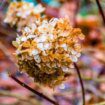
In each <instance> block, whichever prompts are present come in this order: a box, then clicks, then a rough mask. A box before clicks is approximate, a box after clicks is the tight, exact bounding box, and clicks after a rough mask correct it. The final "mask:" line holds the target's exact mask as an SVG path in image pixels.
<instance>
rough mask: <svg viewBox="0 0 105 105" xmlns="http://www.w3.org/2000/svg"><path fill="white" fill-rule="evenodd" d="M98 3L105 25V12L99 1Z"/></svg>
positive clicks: (97, 0)
mask: <svg viewBox="0 0 105 105" xmlns="http://www.w3.org/2000/svg"><path fill="white" fill-rule="evenodd" d="M96 3H97V6H98V9H99V11H100V14H101V16H102V19H103V22H104V25H105V15H104V12H103V10H102V7H101V4H100V2H99V0H96Z"/></svg>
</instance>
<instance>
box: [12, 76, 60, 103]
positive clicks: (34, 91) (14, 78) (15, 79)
mask: <svg viewBox="0 0 105 105" xmlns="http://www.w3.org/2000/svg"><path fill="white" fill-rule="evenodd" d="M10 77H11V78H12V79H13V80H14V81H15V82H17V83H18V84H20V85H21V86H23V87H24V88H26V89H28V90H29V91H31V92H32V93H34V94H36V95H38V96H40V97H42V98H44V99H46V100H47V101H49V102H50V103H52V104H54V105H59V104H58V103H56V102H55V101H54V100H52V99H50V98H49V97H47V96H45V95H43V94H42V93H40V92H38V91H36V90H34V89H32V88H31V87H29V86H28V85H26V84H25V83H23V82H21V81H20V80H18V79H17V78H16V77H14V76H13V75H10Z"/></svg>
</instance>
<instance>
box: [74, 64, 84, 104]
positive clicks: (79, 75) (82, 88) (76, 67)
mask: <svg viewBox="0 0 105 105" xmlns="http://www.w3.org/2000/svg"><path fill="white" fill-rule="evenodd" d="M74 67H75V69H76V71H77V74H78V77H79V81H80V84H81V90H82V98H83V105H85V89H84V84H83V81H82V78H81V73H80V70H79V68H78V66H77V64H76V63H74Z"/></svg>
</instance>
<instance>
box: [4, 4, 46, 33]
mask: <svg viewBox="0 0 105 105" xmlns="http://www.w3.org/2000/svg"><path fill="white" fill-rule="evenodd" d="M44 10H45V8H44V7H42V5H41V4H38V5H37V6H34V5H33V3H28V2H11V4H10V6H9V8H8V11H7V14H6V18H5V20H4V22H5V23H8V24H9V25H11V26H12V27H13V26H16V27H17V30H18V31H21V30H22V29H23V28H24V27H25V26H27V25H28V24H31V23H33V22H35V21H36V20H38V19H40V18H41V15H42V13H43V12H44Z"/></svg>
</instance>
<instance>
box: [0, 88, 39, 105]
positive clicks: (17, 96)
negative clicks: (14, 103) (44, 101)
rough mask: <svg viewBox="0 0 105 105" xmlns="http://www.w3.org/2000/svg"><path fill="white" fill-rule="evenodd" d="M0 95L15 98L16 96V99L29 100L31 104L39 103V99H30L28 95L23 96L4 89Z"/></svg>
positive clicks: (0, 91)
mask: <svg viewBox="0 0 105 105" xmlns="http://www.w3.org/2000/svg"><path fill="white" fill-rule="evenodd" d="M0 96H5V97H13V98H16V99H19V100H20V101H23V102H27V103H30V104H32V105H33V104H34V105H36V104H37V101H36V100H34V99H29V98H27V97H23V96H21V95H19V94H15V93H11V92H9V91H4V90H0ZM0 105H1V103H0Z"/></svg>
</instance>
